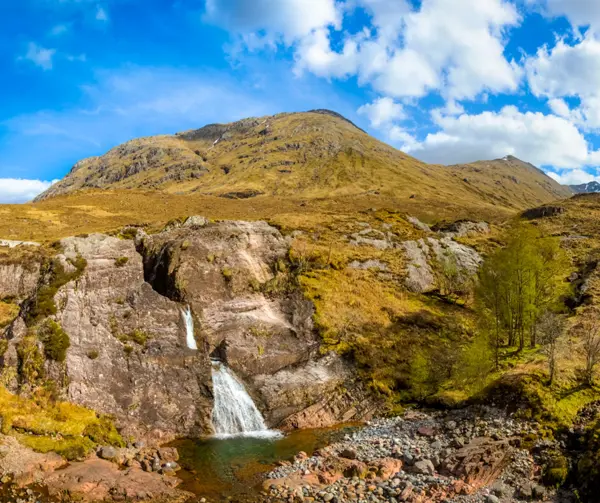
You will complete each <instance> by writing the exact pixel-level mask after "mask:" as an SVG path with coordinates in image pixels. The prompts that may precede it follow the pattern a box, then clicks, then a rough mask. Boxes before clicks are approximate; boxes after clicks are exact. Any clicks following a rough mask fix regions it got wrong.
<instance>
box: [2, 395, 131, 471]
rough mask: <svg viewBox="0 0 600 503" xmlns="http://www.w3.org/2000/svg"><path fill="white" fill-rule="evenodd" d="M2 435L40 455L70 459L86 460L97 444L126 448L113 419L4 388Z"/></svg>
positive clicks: (38, 396)
mask: <svg viewBox="0 0 600 503" xmlns="http://www.w3.org/2000/svg"><path fill="white" fill-rule="evenodd" d="M0 416H1V417H2V433H3V434H9V433H11V432H12V433H13V434H14V435H15V436H16V438H17V439H18V440H19V441H20V442H22V443H23V444H24V445H27V446H29V447H31V448H32V449H34V450H36V451H38V452H50V451H53V452H57V453H58V454H60V455H61V456H63V457H65V458H67V459H79V458H81V457H84V456H86V455H87V454H89V452H91V450H92V449H93V448H94V447H95V446H96V445H97V444H103V445H106V444H110V445H115V446H119V447H121V446H123V444H124V442H123V439H122V438H121V436H120V435H119V433H118V432H117V430H116V429H115V427H114V425H113V423H112V421H111V419H110V418H109V417H106V416H103V417H98V416H97V415H96V413H95V412H94V411H92V410H89V409H86V408H84V407H80V406H78V405H74V404H71V403H65V402H53V401H49V400H47V399H46V398H45V395H42V394H37V395H36V396H35V400H34V399H29V398H25V397H23V396H17V395H13V394H11V393H9V392H8V391H7V390H6V389H4V388H0Z"/></svg>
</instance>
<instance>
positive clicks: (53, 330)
mask: <svg viewBox="0 0 600 503" xmlns="http://www.w3.org/2000/svg"><path fill="white" fill-rule="evenodd" d="M38 338H39V339H40V341H42V342H43V343H44V353H45V354H46V358H49V359H50V360H54V361H57V362H64V361H65V358H66V357H67V349H69V347H70V346H71V341H70V339H69V336H68V335H67V333H66V332H65V331H64V330H63V329H62V327H61V326H60V324H59V323H57V322H55V321H54V320H46V321H45V322H44V323H43V324H42V325H41V326H40V327H39V329H38Z"/></svg>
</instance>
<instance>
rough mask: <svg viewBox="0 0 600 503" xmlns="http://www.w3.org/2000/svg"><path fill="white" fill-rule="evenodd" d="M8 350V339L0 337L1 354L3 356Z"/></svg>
mask: <svg viewBox="0 0 600 503" xmlns="http://www.w3.org/2000/svg"><path fill="white" fill-rule="evenodd" d="M7 350H8V341H7V340H6V339H0V356H3V355H4V353H6V351H7Z"/></svg>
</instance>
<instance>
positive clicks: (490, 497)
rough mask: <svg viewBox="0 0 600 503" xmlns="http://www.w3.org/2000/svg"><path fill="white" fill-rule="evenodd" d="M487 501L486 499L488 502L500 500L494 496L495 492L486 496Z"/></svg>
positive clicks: (497, 502)
mask: <svg viewBox="0 0 600 503" xmlns="http://www.w3.org/2000/svg"><path fill="white" fill-rule="evenodd" d="M485 501H486V503H500V500H499V499H498V497H497V496H494V495H493V494H488V495H487V496H486V497H485Z"/></svg>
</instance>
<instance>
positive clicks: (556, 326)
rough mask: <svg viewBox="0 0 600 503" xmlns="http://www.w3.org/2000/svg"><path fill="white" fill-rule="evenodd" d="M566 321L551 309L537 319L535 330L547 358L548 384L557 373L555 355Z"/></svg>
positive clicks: (556, 354) (556, 355)
mask: <svg viewBox="0 0 600 503" xmlns="http://www.w3.org/2000/svg"><path fill="white" fill-rule="evenodd" d="M565 328H566V322H565V319H564V318H563V317H562V316H559V315H557V314H555V313H552V312H551V311H546V312H544V314H542V316H540V317H539V319H538V321H537V327H536V330H537V331H538V332H539V335H540V343H541V344H542V351H543V353H544V354H545V355H546V358H547V359H548V373H549V374H550V378H549V380H548V384H549V385H552V383H553V382H554V378H555V376H556V373H557V370H558V368H557V357H558V353H559V349H560V345H561V342H562V336H563V334H564V333H565Z"/></svg>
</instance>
